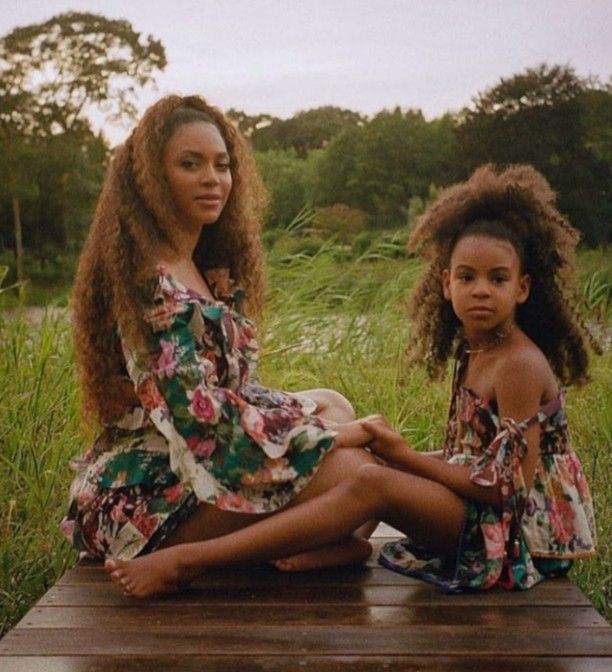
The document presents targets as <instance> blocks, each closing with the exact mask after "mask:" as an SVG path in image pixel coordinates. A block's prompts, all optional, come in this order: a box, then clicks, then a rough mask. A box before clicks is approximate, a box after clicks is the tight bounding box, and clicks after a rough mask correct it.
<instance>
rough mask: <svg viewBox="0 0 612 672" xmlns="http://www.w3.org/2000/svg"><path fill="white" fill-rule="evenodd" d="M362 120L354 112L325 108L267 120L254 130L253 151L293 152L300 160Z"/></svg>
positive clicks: (337, 108)
mask: <svg viewBox="0 0 612 672" xmlns="http://www.w3.org/2000/svg"><path fill="white" fill-rule="evenodd" d="M364 122H365V119H364V118H363V117H362V116H361V115H360V114H359V113H357V112H353V111H352V110H344V109H342V108H340V107H334V106H332V105H326V106H324V107H318V108H315V109H313V110H306V111H304V112H298V113H297V114H295V115H294V116H293V117H291V118H289V119H274V118H272V119H270V121H269V123H266V124H262V125H260V126H259V127H258V128H255V129H254V130H253V133H252V136H251V137H252V141H253V146H254V147H255V149H257V150H259V151H267V150H269V149H294V150H295V151H296V153H297V156H298V157H299V158H301V159H304V158H306V154H307V153H308V152H309V151H310V150H313V149H321V148H322V147H325V145H327V143H328V142H329V141H330V140H331V139H332V138H334V137H335V136H337V135H338V134H339V133H340V132H341V131H342V130H344V129H345V128H350V127H356V126H360V125H362V124H363V123H364Z"/></svg>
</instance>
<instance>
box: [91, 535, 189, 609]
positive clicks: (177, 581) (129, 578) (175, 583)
mask: <svg viewBox="0 0 612 672" xmlns="http://www.w3.org/2000/svg"><path fill="white" fill-rule="evenodd" d="M183 548H184V546H183ZM183 559H184V558H183V557H182V548H181V546H171V547H170V548H164V549H162V550H160V551H154V552H153V553H151V554H149V555H143V556H142V557H139V558H134V559H133V560H115V559H110V560H106V562H105V563H104V569H105V571H106V572H107V573H108V574H109V575H110V578H111V579H112V580H113V582H114V583H116V584H117V585H118V586H119V588H121V590H122V592H123V594H124V595H126V596H127V597H139V598H142V597H150V596H151V595H158V594H160V593H172V592H176V591H178V590H181V589H182V588H185V587H186V586H187V585H188V584H189V583H190V582H191V581H193V580H194V579H195V578H196V577H197V576H198V575H199V574H200V572H199V571H197V570H194V569H190V568H188V567H187V566H186V565H185V563H184V562H183Z"/></svg>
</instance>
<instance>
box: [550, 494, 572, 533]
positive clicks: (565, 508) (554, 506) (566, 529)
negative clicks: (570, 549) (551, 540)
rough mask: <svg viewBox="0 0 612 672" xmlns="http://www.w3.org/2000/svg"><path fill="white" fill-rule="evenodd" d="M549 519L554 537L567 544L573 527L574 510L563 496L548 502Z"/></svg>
mask: <svg viewBox="0 0 612 672" xmlns="http://www.w3.org/2000/svg"><path fill="white" fill-rule="evenodd" d="M548 515H549V520H550V524H551V526H552V528H553V534H554V535H555V539H556V540H557V541H558V542H559V543H560V544H569V542H570V541H571V540H572V532H573V529H574V517H575V516H574V511H573V509H572V507H571V506H570V505H569V503H568V502H567V501H566V500H565V499H564V498H559V499H553V500H551V502H550V511H549V514H548Z"/></svg>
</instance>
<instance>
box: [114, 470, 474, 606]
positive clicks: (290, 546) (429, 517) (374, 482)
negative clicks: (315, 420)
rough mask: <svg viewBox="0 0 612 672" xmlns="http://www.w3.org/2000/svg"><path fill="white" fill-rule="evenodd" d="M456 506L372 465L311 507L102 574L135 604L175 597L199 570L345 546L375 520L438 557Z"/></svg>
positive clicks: (452, 529)
mask: <svg viewBox="0 0 612 672" xmlns="http://www.w3.org/2000/svg"><path fill="white" fill-rule="evenodd" d="M463 515H464V504H463V500H462V499H461V498H460V497H458V496H457V495H455V493H453V492H452V491H450V490H448V489H447V488H445V487H444V486H442V485H440V484H438V483H434V482H432V481H427V480H425V479H422V478H419V477H417V476H413V475H412V474H406V473H404V472H400V471H395V470H393V469H388V468H386V467H382V466H379V465H366V466H364V467H362V468H361V469H360V470H359V473H358V474H357V475H356V476H355V477H354V478H351V479H347V480H345V481H342V482H341V483H339V484H338V485H337V486H336V487H334V488H333V489H331V490H329V491H327V492H325V493H323V494H321V495H320V496H318V497H315V498H314V499H311V500H308V501H306V502H303V503H302V504H298V505H296V506H294V507H292V508H290V509H287V510H285V511H283V512H280V513H278V514H275V515H273V516H270V517H269V518H267V519H266V520H262V521H259V522H257V523H255V524H254V525H250V526H248V527H245V528H243V529H241V530H239V531H237V532H234V533H232V534H228V535H226V536H223V537H219V538H217V539H211V540H208V541H200V542H195V543H188V544H180V545H177V546H172V547H170V548H166V549H163V550H160V551H157V552H154V553H151V554H150V555H147V556H143V557H140V558H136V559H135V560H130V561H127V562H122V561H114V560H107V562H106V565H105V567H106V570H107V571H108V572H109V573H110V574H111V577H112V578H113V580H114V581H115V582H117V583H118V584H120V585H121V587H123V588H124V590H125V592H126V593H127V594H130V595H133V596H134V597H146V596H148V595H151V594H154V593H159V592H165V591H169V590H176V589H177V588H178V587H179V586H181V585H183V584H184V583H185V582H189V581H191V580H193V579H194V578H195V577H197V576H198V575H199V574H201V573H202V571H203V570H204V569H206V567H213V566H224V565H231V564H244V563H251V562H262V561H266V560H269V559H271V558H275V557H279V556H280V555H282V554H287V553H290V554H296V553H301V552H303V551H307V550H312V549H317V548H322V547H324V546H326V545H329V544H332V543H334V542H337V541H338V540H341V539H346V538H347V537H348V536H349V535H350V534H351V532H352V530H354V529H356V528H358V527H359V526H360V525H362V524H363V523H364V522H366V521H368V520H372V519H381V520H384V521H385V522H389V523H390V524H391V525H393V526H394V527H396V528H398V529H400V530H402V531H403V532H405V533H407V534H409V535H410V536H411V537H412V538H413V539H415V541H417V542H418V543H421V544H423V545H424V546H426V547H428V548H430V549H431V550H432V551H436V552H440V553H443V554H447V553H451V552H452V551H453V550H454V548H455V547H456V544H457V540H458V538H459V534H460V532H461V526H462V524H463Z"/></svg>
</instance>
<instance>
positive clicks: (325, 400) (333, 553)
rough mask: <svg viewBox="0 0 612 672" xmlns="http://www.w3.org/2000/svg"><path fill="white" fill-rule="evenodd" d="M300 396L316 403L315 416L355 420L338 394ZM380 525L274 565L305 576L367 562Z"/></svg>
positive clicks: (321, 392) (325, 392) (321, 390)
mask: <svg viewBox="0 0 612 672" xmlns="http://www.w3.org/2000/svg"><path fill="white" fill-rule="evenodd" d="M299 394H303V395H305V396H307V397H310V398H311V399H312V400H313V401H315V402H316V404H317V409H316V411H315V413H316V415H318V416H319V417H321V418H323V419H324V420H330V421H332V422H334V423H338V424H344V423H347V422H352V421H353V420H355V410H354V409H353V406H352V405H351V403H350V401H349V400H348V399H347V398H346V397H345V396H344V395H342V394H340V393H339V392H336V390H331V389H326V388H318V389H313V390H302V391H300V393H299ZM377 525H378V521H368V522H367V523H365V524H364V525H362V526H361V527H360V528H359V529H358V530H355V532H354V533H353V534H352V535H351V536H349V537H347V538H346V539H342V540H340V541H338V542H336V543H334V544H331V545H330V546H326V547H324V548H318V549H315V550H313V551H306V552H304V553H298V554H297V555H293V556H289V557H284V558H280V559H278V560H275V561H274V562H273V564H274V565H275V566H276V567H277V568H278V569H280V570H282V571H285V572H303V571H307V570H312V569H319V568H322V567H333V566H336V565H346V564H350V563H358V562H364V561H365V560H367V559H368V558H369V557H370V554H371V553H372V546H371V545H370V543H369V542H368V541H367V539H369V538H370V535H371V534H372V532H373V531H374V530H375V529H376V526H377Z"/></svg>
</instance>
